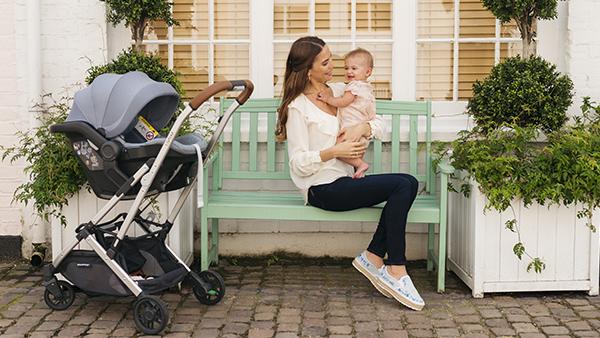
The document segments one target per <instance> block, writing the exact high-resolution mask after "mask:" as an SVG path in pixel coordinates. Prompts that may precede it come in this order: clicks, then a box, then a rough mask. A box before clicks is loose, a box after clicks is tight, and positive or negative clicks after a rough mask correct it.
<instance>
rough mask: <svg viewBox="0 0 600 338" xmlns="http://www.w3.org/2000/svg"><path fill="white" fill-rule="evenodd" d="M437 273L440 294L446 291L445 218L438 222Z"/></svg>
mask: <svg viewBox="0 0 600 338" xmlns="http://www.w3.org/2000/svg"><path fill="white" fill-rule="evenodd" d="M437 273H438V278H437V291H438V292H440V293H441V292H444V291H445V290H446V279H445V278H446V217H442V219H441V220H440V243H439V251H438V266H437Z"/></svg>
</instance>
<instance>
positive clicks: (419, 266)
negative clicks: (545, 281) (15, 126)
mask: <svg viewBox="0 0 600 338" xmlns="http://www.w3.org/2000/svg"><path fill="white" fill-rule="evenodd" d="M232 262H235V261H232ZM266 263H273V262H272V261H266V260H265V261H263V262H262V265H253V266H248V265H246V266H241V265H231V263H229V264H227V263H225V264H222V265H224V266H222V267H220V268H219V269H218V271H219V272H221V273H222V274H223V276H224V278H225V281H226V284H227V293H226V296H225V298H224V300H223V301H222V302H221V303H219V304H218V305H214V306H205V305H201V304H200V303H198V302H197V301H196V299H195V298H194V296H193V294H191V291H190V288H189V287H186V286H185V285H184V287H183V289H182V291H181V292H179V291H175V290H173V291H169V292H165V293H164V294H162V295H161V298H162V299H163V300H164V301H165V302H166V303H167V304H168V307H169V312H170V322H169V324H168V326H167V328H166V330H165V331H164V333H163V334H164V335H165V336H167V337H223V338H225V337H228V338H233V337H250V338H263V337H276V338H289V337H339V338H341V337H434V336H440V337H451V336H470V337H488V336H520V337H544V336H556V337H558V336H575V337H584V336H585V337H591V336H599V332H600V311H599V308H600V297H588V296H587V295H586V294H585V293H583V292H571V293H566V292H565V293H544V294H524V293H519V294H495V295H490V296H487V295H486V297H485V298H483V299H473V298H472V297H471V294H470V291H469V290H468V289H467V288H466V286H464V284H462V282H460V281H459V280H458V279H457V278H456V277H455V276H454V275H453V274H452V273H448V277H447V278H448V283H447V289H448V290H447V292H446V293H445V294H437V293H436V292H435V276H434V274H430V273H427V271H426V269H425V268H424V264H423V263H422V262H417V263H414V264H412V265H409V272H410V273H411V275H412V277H413V281H414V282H415V284H416V286H417V288H418V289H419V290H420V292H421V294H422V296H423V298H424V299H425V301H426V302H427V305H426V307H425V309H424V310H423V311H422V312H415V311H412V310H409V309H407V308H404V307H403V306H401V305H400V304H398V303H396V302H395V301H393V300H390V299H387V298H384V297H383V296H381V295H380V294H379V293H378V292H377V291H376V290H375V289H373V288H372V287H371V285H370V283H369V282H368V281H367V280H366V279H365V278H364V277H363V276H362V275H360V274H359V273H358V272H356V271H355V270H354V269H353V268H352V267H351V265H350V261H349V260H348V261H346V260H344V261H342V262H340V263H338V264H331V263H327V264H325V265H324V266H317V265H312V266H311V265H306V263H302V264H297V265H287V264H283V265H282V264H281V262H275V265H273V264H269V266H267V264H266ZM238 264H239V263H238ZM43 291H44V290H43V287H42V286H41V272H39V271H34V270H32V269H31V268H30V267H29V266H28V265H27V264H25V263H23V262H17V263H14V262H4V263H0V336H2V337H23V336H29V337H51V336H62V337H74V336H80V335H82V336H86V337H107V336H111V337H125V336H126V337H129V336H135V335H137V333H136V329H135V324H134V322H133V319H132V311H131V304H132V303H133V298H132V297H128V298H112V297H87V296H85V295H83V294H80V293H78V294H77V297H76V300H75V303H74V304H73V306H71V307H70V308H69V309H67V310H65V311H52V310H50V309H48V308H47V307H46V305H45V303H44V301H43Z"/></svg>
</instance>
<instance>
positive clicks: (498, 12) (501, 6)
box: [481, 0, 558, 23]
mask: <svg viewBox="0 0 600 338" xmlns="http://www.w3.org/2000/svg"><path fill="white" fill-rule="evenodd" d="M481 2H482V3H483V6H484V7H485V8H487V9H489V10H490V11H491V12H492V13H494V16H495V17H496V18H498V20H500V21H501V22H503V23H506V22H509V21H510V20H512V19H519V18H524V17H528V16H531V17H533V18H536V19H543V20H548V19H554V18H556V16H557V14H558V13H557V11H556V8H557V4H558V0H481Z"/></svg>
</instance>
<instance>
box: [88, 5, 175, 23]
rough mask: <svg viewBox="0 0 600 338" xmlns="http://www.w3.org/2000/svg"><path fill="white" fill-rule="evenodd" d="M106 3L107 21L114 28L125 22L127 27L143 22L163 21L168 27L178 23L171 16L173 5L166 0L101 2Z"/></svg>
mask: <svg viewBox="0 0 600 338" xmlns="http://www.w3.org/2000/svg"><path fill="white" fill-rule="evenodd" d="M100 1H102V2H106V5H108V11H107V12H106V19H107V20H108V22H110V23H112V24H113V26H116V25H117V24H119V23H121V22H122V21H124V24H125V26H126V27H130V26H132V25H136V24H138V23H139V22H141V21H148V20H162V21H164V22H165V23H166V24H167V25H168V26H172V25H174V24H176V22H177V21H175V20H174V19H173V17H172V16H171V6H172V3H170V2H168V1H165V0H142V1H140V0H100Z"/></svg>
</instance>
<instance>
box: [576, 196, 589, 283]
mask: <svg viewBox="0 0 600 338" xmlns="http://www.w3.org/2000/svg"><path fill="white" fill-rule="evenodd" d="M580 209H581V208H578V210H580ZM586 222H587V220H586V219H585V218H577V216H575V243H576V245H575V253H574V256H575V260H574V262H573V279H575V280H581V279H589V278H590V274H589V271H590V240H589V238H590V229H589V228H588V227H587V226H586V225H585V223H586Z"/></svg>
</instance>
